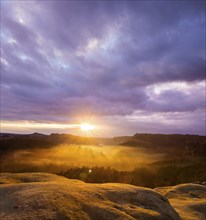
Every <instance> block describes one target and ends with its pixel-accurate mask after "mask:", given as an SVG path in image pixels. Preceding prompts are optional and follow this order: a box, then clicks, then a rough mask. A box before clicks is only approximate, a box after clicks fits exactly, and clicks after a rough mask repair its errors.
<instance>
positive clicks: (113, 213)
mask: <svg viewBox="0 0 206 220" xmlns="http://www.w3.org/2000/svg"><path fill="white" fill-rule="evenodd" d="M0 183H1V184H0V196H1V203H0V219H2V220H28V219H29V220H34V219H35V220H36V219H38V220H41V219H42V220H43V219H44V220H46V219H50V220H51V219H58V220H64V219H65V220H66V219H67V220H86V219H88V220H89V219H92V220H95V219H98V220H100V219H101V220H113V219H114V220H115V219H118V220H127V219H128V220H134V219H138V220H167V219H168V220H170V219H171V220H179V219H180V217H179V214H178V213H177V212H176V211H175V209H176V210H177V211H178V212H179V213H180V215H181V216H182V217H184V212H185V211H187V209H186V207H184V208H185V210H184V209H183V207H182V204H183V203H184V200H181V199H183V198H186V197H187V199H188V200H186V201H187V205H188V206H187V207H188V210H193V211H194V213H193V214H198V216H199V219H201V218H202V217H203V216H205V214H204V212H203V203H202V202H203V199H204V197H205V192H206V191H205V187H203V186H200V185H179V186H176V187H173V188H161V189H160V188H158V189H156V190H151V189H147V188H142V187H136V186H132V185H127V184H117V183H108V184H88V183H84V182H81V181H79V180H70V179H67V178H64V177H61V176H57V175H53V174H47V173H21V174H11V173H2V174H0ZM191 190H192V191H191ZM160 193H162V194H165V196H163V195H161V194H160ZM188 195H190V197H188ZM167 197H168V199H169V200H170V202H171V203H172V204H173V206H174V207H175V209H174V208H173V207H172V206H171V205H170V203H169V201H168V199H167ZM194 198H195V200H194ZM176 200H177V204H176ZM193 200H194V201H193ZM180 201H181V202H182V203H179V202H180ZM198 210H199V211H198ZM188 214H189V213H188ZM188 214H187V215H188ZM192 216H193V215H192ZM185 219H187V220H188V219H189V218H185ZM191 219H194V218H191ZM196 219H198V218H196Z"/></svg>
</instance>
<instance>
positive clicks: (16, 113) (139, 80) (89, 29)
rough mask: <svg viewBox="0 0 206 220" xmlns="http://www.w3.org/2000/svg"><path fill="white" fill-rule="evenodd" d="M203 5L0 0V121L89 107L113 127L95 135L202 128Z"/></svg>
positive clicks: (51, 118) (87, 111)
mask: <svg viewBox="0 0 206 220" xmlns="http://www.w3.org/2000/svg"><path fill="white" fill-rule="evenodd" d="M205 7H206V5H205V1H126V0H125V1H3V2H1V118H2V120H3V121H5V123H7V124H9V122H11V123H13V122H15V121H22V122H23V121H34V122H36V123H39V122H44V123H53V124H56V123H71V124H75V123H76V121H77V118H81V117H85V116H91V115H92V116H95V117H96V118H98V120H99V121H100V122H104V123H105V124H107V125H108V127H113V131H112V132H110V131H109V132H108V133H107V132H105V133H104V135H113V134H115V135H118V134H123V133H125V134H126V133H130V134H132V133H135V132H137V131H140V132H165V133H167V132H170V133H171V132H172V133H175V132H179V133H198V134H205V128H204V124H205V121H204V120H205V114H204V108H205V59H206V57H205ZM143 116H144V117H143ZM179 117H180V118H181V119H179ZM154 118H155V120H154ZM131 119H132V120H131ZM117 121H118V122H117ZM7 127H8V126H7ZM60 127H61V126H60ZM3 128H4V127H3ZM54 129H55V128H54ZM7 131H9V129H7ZM44 131H45V132H46V131H48V132H49V130H46V129H45V130H44Z"/></svg>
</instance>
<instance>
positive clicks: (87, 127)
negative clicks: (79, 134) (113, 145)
mask: <svg viewBox="0 0 206 220" xmlns="http://www.w3.org/2000/svg"><path fill="white" fill-rule="evenodd" d="M80 129H81V130H82V131H91V130H94V129H95V126H94V125H91V124H87V123H84V124H81V125H80Z"/></svg>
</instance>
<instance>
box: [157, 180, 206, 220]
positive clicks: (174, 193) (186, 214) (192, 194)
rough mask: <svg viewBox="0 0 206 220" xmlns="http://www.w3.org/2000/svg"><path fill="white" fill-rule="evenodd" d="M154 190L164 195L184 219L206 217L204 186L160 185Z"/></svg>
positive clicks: (203, 219)
mask: <svg viewBox="0 0 206 220" xmlns="http://www.w3.org/2000/svg"><path fill="white" fill-rule="evenodd" d="M155 191H157V192H159V193H161V194H162V195H164V196H166V197H167V198H168V199H169V201H170V204H171V205H172V206H173V207H174V208H175V210H176V211H177V212H178V213H179V214H180V216H181V218H182V219H184V220H197V219H198V220H205V219H206V186H205V185H200V184H191V183H187V184H180V185H177V186H174V187H171V186H170V187H160V188H156V189H155Z"/></svg>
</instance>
